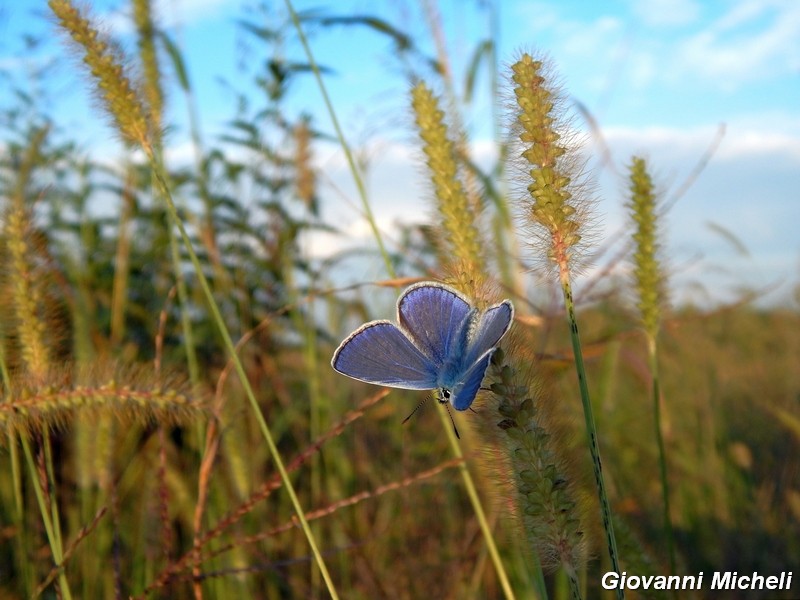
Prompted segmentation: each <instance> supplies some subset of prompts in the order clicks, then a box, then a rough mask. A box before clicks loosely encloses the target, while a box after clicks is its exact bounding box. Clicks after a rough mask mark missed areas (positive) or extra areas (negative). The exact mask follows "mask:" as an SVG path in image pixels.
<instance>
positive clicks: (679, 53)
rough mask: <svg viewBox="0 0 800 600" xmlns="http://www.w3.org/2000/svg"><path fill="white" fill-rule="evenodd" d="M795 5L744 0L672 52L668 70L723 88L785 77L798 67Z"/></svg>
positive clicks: (799, 14)
mask: <svg viewBox="0 0 800 600" xmlns="http://www.w3.org/2000/svg"><path fill="white" fill-rule="evenodd" d="M798 39H800V3H797V2H779V3H772V4H770V3H765V2H760V1H759V2H752V1H751V0H747V1H745V2H740V3H738V4H736V5H735V6H734V7H733V8H732V9H731V10H730V11H729V12H727V13H725V14H723V15H722V16H721V17H720V18H719V19H717V20H716V21H714V22H713V23H712V24H711V26H710V27H708V28H707V29H704V30H703V31H700V32H698V33H696V34H694V35H692V36H690V37H689V38H688V39H686V40H685V41H683V42H681V43H680V44H679V45H678V47H677V48H676V53H675V58H674V60H673V65H672V69H670V70H671V71H672V72H673V73H672V74H673V76H674V77H675V78H676V79H680V78H682V77H683V76H685V75H686V74H691V75H694V76H697V77H701V78H711V79H713V80H714V82H717V83H718V84H719V85H721V86H722V87H723V89H728V90H731V89H736V88H738V87H740V86H741V85H743V84H745V83H750V82H754V81H758V80H760V79H763V78H767V77H775V76H777V75H783V74H786V75H787V76H794V77H796V76H797V74H796V71H797V69H798V67H800V44H799V43H798Z"/></svg>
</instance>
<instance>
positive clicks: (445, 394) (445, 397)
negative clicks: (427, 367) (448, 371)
mask: <svg viewBox="0 0 800 600" xmlns="http://www.w3.org/2000/svg"><path fill="white" fill-rule="evenodd" d="M452 395H453V392H452V391H450V388H446V387H440V388H439V389H437V390H436V391H435V392H434V393H433V396H434V398H436V400H437V401H438V402H439V404H447V403H448V402H450V398H451V397H452Z"/></svg>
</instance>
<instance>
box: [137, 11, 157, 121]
mask: <svg viewBox="0 0 800 600" xmlns="http://www.w3.org/2000/svg"><path fill="white" fill-rule="evenodd" d="M133 22H134V23H135V25H136V31H137V35H138V46H139V60H140V61H141V63H142V72H143V74H144V82H143V88H144V97H145V99H146V100H147V104H148V106H149V108H150V115H151V117H152V126H153V135H154V136H155V135H157V134H158V133H159V132H160V131H161V121H162V115H163V112H164V93H163V90H162V88H161V70H160V68H159V64H158V51H157V49H156V28H155V23H154V21H153V7H152V2H151V1H150V0H134V1H133Z"/></svg>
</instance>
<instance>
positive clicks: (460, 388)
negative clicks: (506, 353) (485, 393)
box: [452, 348, 494, 410]
mask: <svg viewBox="0 0 800 600" xmlns="http://www.w3.org/2000/svg"><path fill="white" fill-rule="evenodd" d="M493 353H494V348H491V349H490V350H489V351H488V352H485V353H484V354H483V356H481V357H480V358H478V360H477V361H475V364H473V365H472V366H471V367H470V368H469V369H467V372H466V373H465V374H464V376H463V377H462V378H461V380H460V381H459V382H458V383H457V384H456V385H455V387H454V388H453V398H452V402H453V408H455V409H456V410H467V409H468V408H469V407H470V404H472V402H473V401H474V400H475V396H476V395H477V394H478V389H479V388H480V387H481V381H483V376H484V374H485V373H486V368H487V367H488V366H489V360H490V359H491V358H492V354H493Z"/></svg>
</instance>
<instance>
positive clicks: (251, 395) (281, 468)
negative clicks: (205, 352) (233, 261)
mask: <svg viewBox="0 0 800 600" xmlns="http://www.w3.org/2000/svg"><path fill="white" fill-rule="evenodd" d="M144 150H145V152H146V153H147V155H148V158H149V160H150V165H151V167H152V168H153V173H154V175H155V177H156V179H157V180H158V183H159V185H160V187H161V188H162V189H161V192H162V196H163V198H164V201H165V203H166V205H167V210H168V211H169V213H170V216H171V218H172V220H173V222H174V223H175V225H176V226H177V227H178V231H179V232H180V235H181V238H182V240H183V244H184V247H185V248H186V252H187V253H188V254H189V259H190V260H191V261H192V265H193V266H194V269H195V274H196V275H197V279H198V282H199V283H200V287H201V288H202V290H203V294H204V295H205V298H206V301H207V302H208V307H209V310H210V311H211V318H212V320H213V321H214V323H215V324H216V326H217V329H218V331H219V333H220V335H221V336H222V339H223V342H224V344H225V349H226V350H227V352H228V355H229V357H230V359H231V361H232V362H233V366H234V369H235V370H236V374H237V375H238V376H239V380H240V383H241V385H242V388H243V390H244V393H245V395H246V396H247V399H248V401H249V402H250V407H251V408H252V410H253V413H254V415H255V418H256V421H257V423H258V426H259V429H260V430H261V435H262V436H263V438H264V441H265V442H266V444H267V449H268V450H269V453H270V456H271V457H272V459H273V461H275V467H276V468H277V469H278V473H279V474H280V477H281V481H282V482H283V485H284V487H285V488H286V493H287V494H288V495H289V499H290V501H291V503H292V507H293V508H294V511H295V514H296V515H297V519H298V521H299V522H300V527H301V529H302V530H303V533H304V534H305V536H306V539H307V540H308V544H309V546H310V547H311V552H312V554H313V555H314V560H315V561H316V563H317V566H318V567H319V569H320V572H321V573H322V578H323V579H324V581H325V585H326V587H327V588H328V592H329V593H330V595H331V597H332V598H333V599H334V600H338V598H339V595H338V594H337V593H336V587H335V586H334V584H333V580H332V579H331V576H330V573H329V572H328V568H327V567H326V566H325V561H324V559H323V558H322V554H321V553H320V551H319V548H318V546H317V542H316V540H315V539H314V535H313V533H312V531H311V528H310V527H309V525H308V521H307V520H306V517H305V512H304V511H303V507H302V506H301V505H300V500H299V499H298V497H297V493H296V492H295V489H294V486H293V485H292V481H291V479H289V474H288V472H287V471H286V467H285V465H284V463H283V459H282V458H281V455H280V452H279V451H278V447H277V446H276V445H275V441H274V440H273V438H272V433H271V432H270V429H269V426H268V425H267V422H266V420H265V418H264V415H263V414H262V412H261V408H260V407H259V406H258V400H257V399H256V396H255V392H254V391H253V388H252V386H251V385H250V380H249V379H248V377H247V372H246V371H245V370H244V365H242V361H241V360H240V359H239V355H238V354H237V353H236V346H235V344H234V343H233V339H232V338H231V334H230V332H229V331H228V328H227V326H226V325H225V320H224V318H223V317H222V313H221V312H220V309H219V306H218V304H217V302H216V300H215V299H214V294H213V292H212V291H211V286H210V285H209V283H208V280H207V279H206V277H205V274H204V273H203V265H202V264H201V263H200V259H199V258H198V256H197V254H196V253H195V251H194V247H193V244H192V240H191V238H190V237H189V234H188V233H187V231H186V228H185V227H184V226H183V223H182V222H181V220H180V217H179V215H178V210H177V208H176V207H175V203H174V202H173V200H172V194H171V192H170V190H169V188H168V187H167V179H166V176H165V175H164V174H163V173H162V171H161V162H160V160H159V159H158V157H156V156H155V154H154V152H153V149H152V148H150V147H145V148H144Z"/></svg>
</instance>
